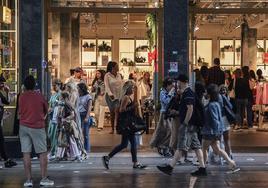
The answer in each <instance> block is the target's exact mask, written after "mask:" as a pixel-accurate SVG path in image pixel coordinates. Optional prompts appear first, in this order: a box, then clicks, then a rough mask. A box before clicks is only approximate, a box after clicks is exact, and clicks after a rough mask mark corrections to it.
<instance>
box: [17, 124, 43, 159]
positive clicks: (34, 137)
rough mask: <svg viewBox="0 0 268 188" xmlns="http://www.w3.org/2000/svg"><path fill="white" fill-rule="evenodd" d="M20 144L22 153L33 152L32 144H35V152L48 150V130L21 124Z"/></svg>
mask: <svg viewBox="0 0 268 188" xmlns="http://www.w3.org/2000/svg"><path fill="white" fill-rule="evenodd" d="M20 144H21V152H22V153H31V152H32V145H33V146H34V150H35V153H37V154H39V153H45V152H47V137H46V130H45V128H43V129H33V128H29V127H26V126H23V125H20Z"/></svg>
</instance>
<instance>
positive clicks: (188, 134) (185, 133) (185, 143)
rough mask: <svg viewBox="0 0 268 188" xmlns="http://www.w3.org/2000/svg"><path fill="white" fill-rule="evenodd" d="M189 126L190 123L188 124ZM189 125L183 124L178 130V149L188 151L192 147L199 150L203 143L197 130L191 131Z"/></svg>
mask: <svg viewBox="0 0 268 188" xmlns="http://www.w3.org/2000/svg"><path fill="white" fill-rule="evenodd" d="M188 126H189V125H188ZM188 128H189V127H186V126H185V125H183V124H181V125H180V127H179V132H178V144H177V149H178V150H183V151H188V150H190V149H192V150H197V149H201V144H200V141H199V139H198V135H197V132H196V131H189V130H188Z"/></svg>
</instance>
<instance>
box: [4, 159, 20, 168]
mask: <svg viewBox="0 0 268 188" xmlns="http://www.w3.org/2000/svg"><path fill="white" fill-rule="evenodd" d="M13 166H17V163H16V162H15V161H12V160H11V159H8V160H7V161H6V162H5V167H6V168H11V167H13Z"/></svg>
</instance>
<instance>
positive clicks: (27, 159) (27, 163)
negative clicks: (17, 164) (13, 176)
mask: <svg viewBox="0 0 268 188" xmlns="http://www.w3.org/2000/svg"><path fill="white" fill-rule="evenodd" d="M23 164H24V170H25V174H26V177H27V180H31V179H32V163H31V153H23Z"/></svg>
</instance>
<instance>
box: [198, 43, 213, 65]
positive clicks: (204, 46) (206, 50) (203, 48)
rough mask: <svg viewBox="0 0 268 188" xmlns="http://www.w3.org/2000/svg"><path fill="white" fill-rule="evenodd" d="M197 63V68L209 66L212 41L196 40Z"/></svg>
mask: <svg viewBox="0 0 268 188" xmlns="http://www.w3.org/2000/svg"><path fill="white" fill-rule="evenodd" d="M196 47H197V63H198V66H203V65H206V66H211V61H212V40H197V41H196Z"/></svg>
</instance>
